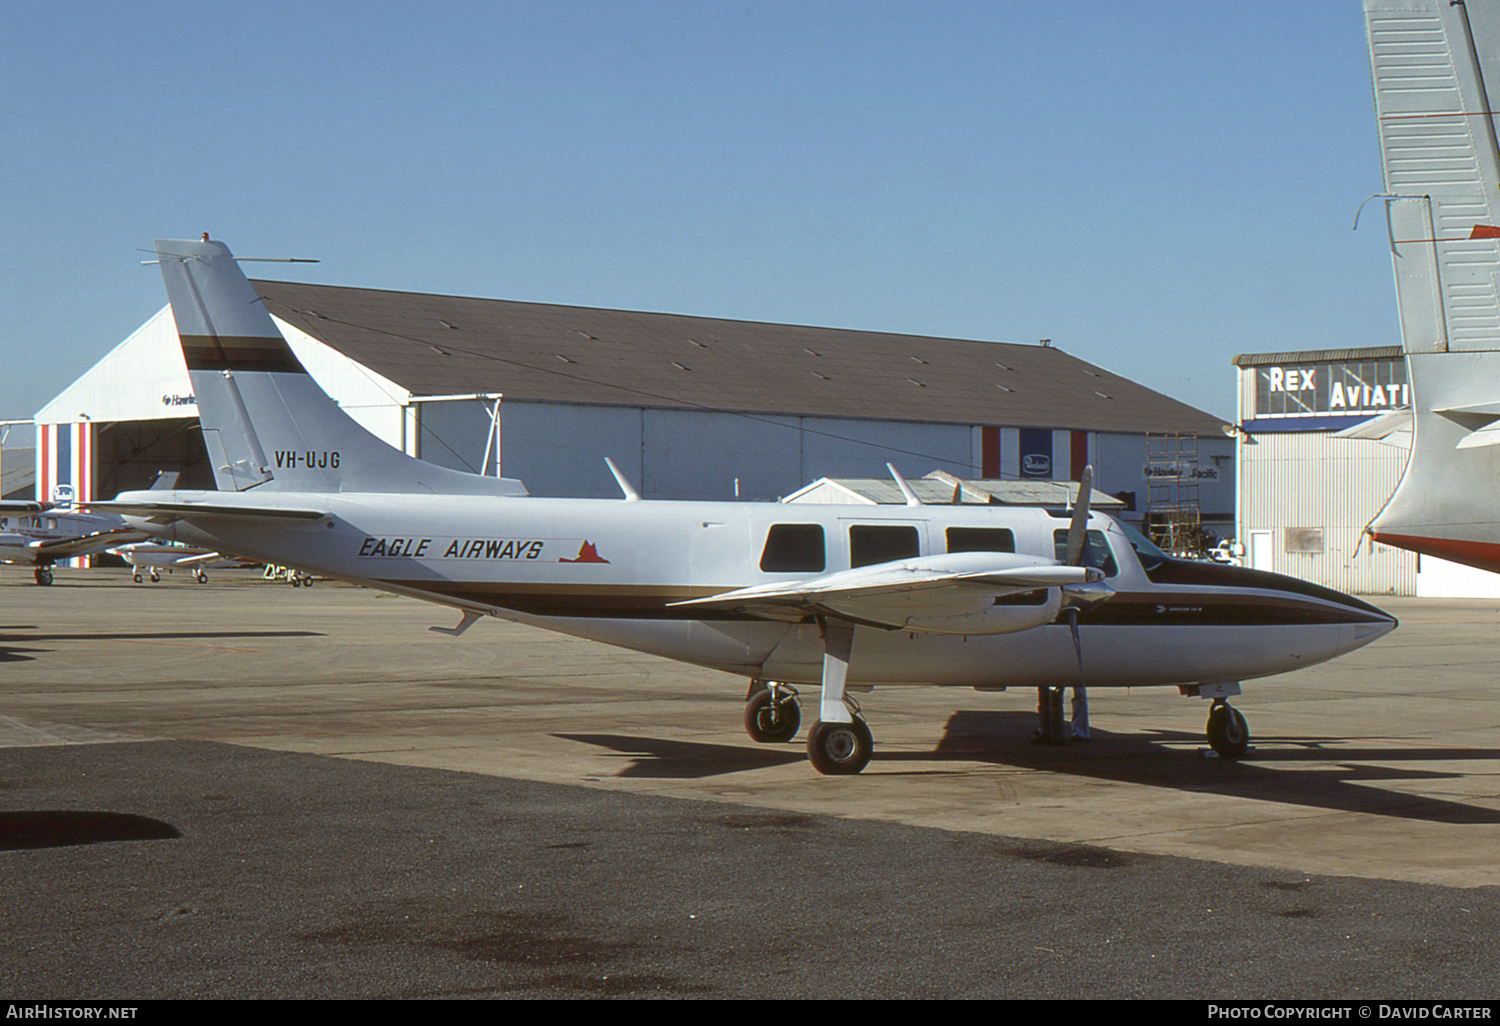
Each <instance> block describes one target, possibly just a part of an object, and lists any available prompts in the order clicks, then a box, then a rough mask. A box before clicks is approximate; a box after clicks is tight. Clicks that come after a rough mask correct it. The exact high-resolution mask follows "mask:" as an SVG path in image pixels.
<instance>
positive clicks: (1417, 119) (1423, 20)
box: [1364, 0, 1500, 570]
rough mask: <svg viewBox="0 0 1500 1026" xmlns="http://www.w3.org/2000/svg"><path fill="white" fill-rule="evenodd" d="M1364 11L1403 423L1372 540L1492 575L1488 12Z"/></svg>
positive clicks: (1495, 455)
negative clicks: (1398, 459)
mask: <svg viewBox="0 0 1500 1026" xmlns="http://www.w3.org/2000/svg"><path fill="white" fill-rule="evenodd" d="M1364 6H1365V22H1366V27H1367V29H1368V41H1369V50H1370V74H1371V81H1372V84H1373V86H1374V95H1375V114H1376V120H1377V124H1378V126H1379V133H1380V158H1381V167H1382V169H1383V172H1384V178H1385V195H1384V196H1383V197H1382V198H1383V199H1384V201H1385V205H1386V212H1387V217H1388V222H1389V227H1390V245H1391V262H1392V267H1393V269H1394V272H1395V279H1396V299H1397V306H1398V308H1399V310H1400V318H1401V338H1402V347H1403V348H1404V350H1405V351H1406V356H1407V370H1408V373H1409V375H1410V384H1411V390H1412V397H1413V414H1414V418H1413V426H1414V433H1413V440H1412V451H1411V457H1410V459H1409V461H1408V463H1407V468H1406V472H1405V474H1404V475H1403V476H1402V479H1401V483H1400V484H1399V485H1398V486H1397V489H1396V493H1395V495H1393V496H1392V497H1391V500H1390V502H1389V503H1387V505H1386V507H1385V509H1384V510H1382V512H1381V514H1380V516H1379V517H1377V518H1376V520H1375V522H1374V524H1373V525H1372V526H1371V533H1372V534H1373V535H1374V536H1375V538H1376V539H1377V540H1379V541H1381V542H1384V543H1386V544H1391V545H1398V546H1401V547H1403V548H1408V549H1414V550H1416V551H1418V552H1425V553H1429V554H1431V555H1435V556H1440V557H1442V558H1444V559H1451V560H1455V561H1457V562H1463V563H1468V564H1470V565H1472V566H1479V567H1483V568H1485V569H1490V570H1500V522H1497V521H1500V510H1497V507H1500V447H1497V445H1496V443H1500V147H1497V144H1496V128H1495V114H1494V111H1495V110H1496V107H1495V104H1494V103H1492V102H1491V95H1490V93H1491V90H1492V89H1496V88H1500V11H1497V10H1496V9H1495V5H1493V4H1483V5H1481V4H1467V5H1466V4H1462V3H1458V4H1453V3H1449V0H1365V5H1364ZM1491 425H1495V428H1496V430H1494V431H1489V430H1487V429H1489V428H1490V426H1491Z"/></svg>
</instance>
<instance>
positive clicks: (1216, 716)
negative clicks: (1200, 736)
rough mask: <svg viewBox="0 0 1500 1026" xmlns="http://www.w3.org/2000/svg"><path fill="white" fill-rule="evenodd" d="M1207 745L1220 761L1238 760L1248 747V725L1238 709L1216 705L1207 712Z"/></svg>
mask: <svg viewBox="0 0 1500 1026" xmlns="http://www.w3.org/2000/svg"><path fill="white" fill-rule="evenodd" d="M1208 743H1209V746H1210V747H1211V748H1213V750H1214V751H1215V752H1218V753H1219V758H1221V759H1238V758H1239V757H1240V756H1242V755H1244V754H1245V752H1246V750H1247V749H1248V748H1249V747H1250V725H1249V724H1248V723H1246V722H1245V717H1244V716H1242V715H1241V714H1240V711H1239V710H1238V709H1235V708H1234V707H1232V706H1228V705H1222V704H1221V705H1216V706H1214V707H1213V708H1212V709H1210V710H1209V711H1208Z"/></svg>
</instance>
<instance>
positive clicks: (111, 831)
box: [0, 809, 182, 851]
mask: <svg viewBox="0 0 1500 1026" xmlns="http://www.w3.org/2000/svg"><path fill="white" fill-rule="evenodd" d="M181 836H182V834H181V833H180V832H178V830H177V828H176V827H174V826H171V825H170V824H167V823H163V822H162V821H161V820H159V819H150V818H148V817H146V816H135V815H131V814H130V813H127V812H85V811H77V810H71V809H57V810H52V809H34V810H25V811H19V812H0V851H20V850H22V849H27V848H66V847H69V846H72V845H77V844H101V843H104V842H106V841H161V840H170V839H171V838H174V837H181Z"/></svg>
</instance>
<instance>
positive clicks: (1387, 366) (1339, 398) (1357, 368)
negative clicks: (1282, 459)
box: [1255, 357, 1411, 417]
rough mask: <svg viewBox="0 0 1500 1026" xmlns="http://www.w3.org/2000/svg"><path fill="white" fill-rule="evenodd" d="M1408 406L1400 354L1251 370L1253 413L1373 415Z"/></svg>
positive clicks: (1408, 399)
mask: <svg viewBox="0 0 1500 1026" xmlns="http://www.w3.org/2000/svg"><path fill="white" fill-rule="evenodd" d="M1409 405H1411V386H1409V385H1408V384H1407V382H1406V361H1405V360H1402V359H1401V358H1399V357H1397V358H1389V357H1386V358H1381V359H1374V360H1332V361H1325V362H1319V363H1297V364H1271V365H1269V366H1260V367H1256V368H1255V415H1256V416H1257V417H1326V416H1329V415H1339V414H1375V413H1385V412H1387V411H1389V410H1393V409H1398V408H1400V407H1402V406H1409Z"/></svg>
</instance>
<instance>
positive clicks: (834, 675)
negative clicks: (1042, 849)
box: [95, 237, 1396, 774]
mask: <svg viewBox="0 0 1500 1026" xmlns="http://www.w3.org/2000/svg"><path fill="white" fill-rule="evenodd" d="M156 250H157V253H158V256H159V263H160V265H161V269H162V275H163V277H164V278H165V280H166V285H167V293H168V295H169V297H170V299H171V302H172V311H173V314H174V316H175V317H176V321H177V330H178V332H179V334H180V336H181V340H182V350H183V353H184V355H185V356H186V358H187V366H188V369H189V371H190V373H191V376H192V380H193V390H194V394H195V395H196V397H197V400H198V406H199V410H200V413H201V417H202V423H203V437H204V441H205V443H206V445H207V448H208V452H209V455H210V457H211V460H212V463H213V468H214V473H215V476H216V481H217V484H218V489H219V490H218V491H207V492H204V491H146V492H130V493H124V494H122V495H120V496H119V497H118V498H117V499H116V500H115V501H114V502H109V503H101V504H95V505H96V506H100V507H103V508H106V509H109V510H110V511H112V512H118V513H121V514H124V515H125V516H126V518H127V520H129V521H130V522H131V523H132V524H137V525H140V526H141V527H142V528H143V529H146V530H149V531H152V532H153V533H155V534H157V535H160V536H165V537H170V538H173V539H176V540H179V541H185V542H189V543H191V544H196V545H202V546H204V547H206V548H212V549H215V550H218V551H221V552H234V553H237V554H240V555H243V556H246V557H252V558H255V559H260V560H266V561H268V562H274V563H281V564H286V565H289V566H294V567H297V568H299V569H302V570H306V571H309V572H312V573H317V574H321V575H325V576H327V577H331V578H336V579H342V580H345V581H349V582H353V583H356V584H363V585H369V586H371V587H377V588H381V589H384V590H387V591H392V592H396V593H399V594H403V595H411V596H415V597H417V598H423V599H428V600H431V601H434V602H441V603H445V604H447V605H450V606H454V607H457V608H458V609H459V610H461V611H462V614H463V616H462V620H461V621H460V623H459V624H458V626H456V627H453V628H433V629H434V630H439V629H441V630H445V631H446V632H448V633H452V634H457V633H459V632H461V631H463V630H465V629H467V628H468V627H469V626H470V625H471V624H473V623H474V621H476V620H477V619H478V618H479V617H481V616H496V617H502V618H504V619H508V620H514V621H517V622H520V623H527V624H533V625H536V626H539V627H545V628H547V629H550V630H555V631H561V632H563V633H566V634H573V635H577V636H579V637H584V638H590V639H593V640H596V641H602V642H605V643H607V644H611V645H618V646H621V647H624V648H630V649H635V650H638V651H643V652H650V653H654V654H657V655H662V656H666V657H669V658H672V659H678V660H682V661H684V662H688V663H693V664H696V665H699V666H707V667H712V668H714V669H718V670H724V671H727V672H730V673H739V674H744V675H745V676H747V677H749V678H750V680H751V684H750V691H749V697H748V701H747V704H746V710H745V722H746V728H747V730H748V731H749V733H750V735H751V737H753V738H755V739H756V740H757V741H789V740H791V738H792V737H793V736H794V735H795V734H796V732H797V730H798V727H799V721H800V712H799V704H798V699H797V693H796V690H795V686H796V685H814V684H816V685H820V686H821V694H820V698H819V700H818V704H817V711H818V716H817V722H815V723H814V724H813V726H812V727H811V728H810V729H809V731H808V736H807V749H808V754H809V757H810V758H811V761H812V764H813V766H814V767H815V768H816V769H817V770H819V771H820V772H823V773H834V774H846V773H858V772H859V771H860V770H862V769H863V768H864V766H865V764H866V763H867V762H868V760H869V758H870V753H871V749H872V742H871V737H870V731H869V728H868V727H867V726H866V725H865V723H864V720H863V719H862V718H861V717H860V715H859V712H858V708H857V706H855V704H854V703H853V701H852V700H851V699H849V698H848V697H847V693H848V692H849V691H864V690H868V689H870V688H871V687H874V686H877V685H902V684H907V685H910V684H926V685H949V686H962V687H971V688H976V689H978V690H981V691H992V690H1003V689H1005V688H1008V687H1028V688H1030V687H1034V688H1037V689H1038V692H1039V697H1040V701H1039V709H1040V712H1041V714H1042V715H1041V720H1042V729H1041V730H1040V731H1039V732H1038V733H1039V736H1040V739H1041V740H1044V741H1050V742H1057V741H1060V740H1061V739H1062V737H1063V730H1064V727H1065V724H1064V723H1063V719H1062V697H1063V692H1064V690H1065V689H1066V688H1068V687H1076V686H1079V685H1087V686H1088V687H1092V688H1097V687H1134V686H1143V685H1156V684H1171V685H1178V686H1179V687H1181V688H1182V689H1183V691H1184V692H1185V693H1188V694H1196V695H1200V696H1202V697H1205V698H1211V699H1213V707H1212V709H1211V712H1210V715H1209V721H1208V736H1209V741H1210V743H1211V744H1212V745H1213V746H1214V748H1215V749H1217V750H1218V751H1219V752H1220V753H1221V754H1223V755H1225V756H1228V757H1235V756H1238V755H1240V754H1243V752H1244V751H1245V748H1246V744H1247V741H1248V732H1247V730H1246V726H1245V721H1244V718H1243V717H1242V716H1241V715H1240V714H1239V713H1238V712H1237V711H1236V710H1234V709H1232V708H1230V707H1229V706H1228V705H1226V704H1225V703H1224V698H1225V697H1227V696H1230V695H1234V694H1238V693H1239V683H1238V682H1239V681H1240V680H1242V679H1245V678H1249V677H1260V676H1265V675H1267V674H1274V673H1282V672H1284V671H1287V670H1292V669H1297V668H1300V667H1304V666H1309V665H1311V664H1313V663H1317V662H1322V661H1323V660H1325V659H1331V658H1333V657H1334V656H1337V655H1341V654H1342V653H1344V652H1348V651H1351V650H1352V649H1356V648H1359V647H1360V646H1362V645H1365V644H1368V643H1369V642H1371V641H1373V640H1375V639H1376V638H1378V637H1380V636H1381V635H1383V634H1385V633H1386V632H1387V631H1389V630H1391V629H1392V628H1393V627H1395V626H1396V621H1395V620H1394V619H1392V618H1391V617H1390V616H1387V615H1386V614H1385V613H1383V612H1381V611H1380V610H1379V609H1376V608H1375V607H1373V606H1370V605H1367V604H1366V603H1364V602H1360V601H1358V600H1356V599H1352V598H1349V597H1347V596H1345V595H1341V594H1339V593H1338V592H1335V591H1331V590H1329V589H1327V588H1320V587H1316V586H1314V585H1311V584H1306V583H1304V582H1302V581H1298V580H1295V579H1292V578H1289V577H1280V576H1276V575H1273V574H1268V573H1262V572H1257V571H1254V570H1246V569H1240V568H1237V567H1223V566H1216V565H1212V564H1207V563H1196V562H1185V561H1182V560H1177V559H1171V558H1169V557H1167V556H1165V555H1164V554H1162V553H1161V552H1160V551H1158V550H1157V549H1156V548H1155V547H1154V546H1152V545H1151V544H1150V543H1149V542H1147V541H1146V540H1145V539H1144V538H1141V537H1140V536H1139V535H1138V534H1135V533H1134V532H1133V531H1131V530H1129V529H1128V528H1126V527H1125V526H1123V525H1121V524H1120V523H1118V522H1116V521H1115V520H1112V519H1111V518H1109V517H1107V516H1102V515H1100V514H1097V513H1095V514H1092V515H1091V514H1090V513H1089V511H1088V508H1087V502H1086V498H1087V496H1088V495H1089V485H1088V482H1084V483H1083V484H1082V485H1081V487H1080V489H1079V494H1080V496H1082V497H1083V498H1084V501H1081V502H1079V503H1075V507H1074V509H1073V510H1072V511H1071V514H1070V515H1069V514H1064V515H1062V516H1059V515H1055V514H1053V513H1049V512H1048V511H1046V510H1043V509H1036V508H1011V509H996V508H993V507H985V506H962V505H950V506H935V505H922V504H921V503H919V502H918V501H917V499H916V496H915V495H914V494H913V493H912V492H911V490H910V488H909V487H907V486H906V484H905V482H904V481H902V480H901V478H900V475H899V474H898V475H895V476H896V480H897V482H898V483H899V484H900V485H901V486H902V488H903V490H904V491H905V493H906V495H907V505H906V506H897V507H869V506H825V505H806V506H803V505H784V504H778V503H749V502H668V501H657V500H650V501H647V500H641V499H640V498H639V496H638V495H637V494H636V493H635V490H634V489H633V488H631V487H630V485H629V483H628V482H626V481H625V480H624V478H623V477H621V478H620V483H621V489H622V491H623V492H624V496H625V497H624V500H623V501H622V500H599V499H543V498H534V497H530V496H528V495H527V494H526V489H525V487H524V486H523V485H522V484H521V483H520V482H519V481H515V480H509V479H504V478H491V477H482V476H478V475H473V474H466V473H462V472H459V471H454V470H448V469H445V468H442V467H437V466H433V465H432V464H429V463H424V462H422V461H420V460H417V459H414V458H412V457H409V456H407V455H405V454H404V453H401V452H399V451H398V450H396V449H394V448H392V447H391V446H389V445H386V444H385V443H384V442H382V441H380V440H379V439H377V438H375V437H374V436H373V435H371V434H370V433H368V432H367V431H365V429H364V428H362V427H360V426H359V425H358V424H356V423H355V422H354V421H353V420H351V419H350V418H349V417H348V416H346V415H345V414H344V413H343V411H342V410H340V409H339V408H338V406H337V405H336V404H335V403H334V402H333V401H332V400H331V399H329V398H328V396H327V395H325V394H324V393H323V392H322V390H321V389H319V387H318V386H317V385H316V384H315V383H314V382H313V380H312V379H311V377H309V376H308V374H307V372H306V371H305V370H304V369H303V367H302V366H301V364H300V363H298V361H297V359H296V357H295V356H294V355H293V354H292V352H291V350H290V349H289V348H288V346H287V344H286V341H285V340H284V339H283V338H282V337H281V335H280V334H279V332H278V331H277V330H276V327H275V325H274V324H273V323H272V321H271V318H270V316H269V315H268V314H267V312H266V309H265V307H264V306H263V305H262V303H261V300H260V298H259V297H258V296H257V295H256V293H255V291H254V290H253V289H252V288H251V286H250V284H249V282H247V281H246V279H245V277H244V275H243V274H242V273H241V272H240V270H239V267H238V265H237V264H236V262H235V258H234V257H233V256H231V255H230V252H229V250H228V249H227V248H226V247H225V246H223V245H222V244H220V243H218V242H210V241H207V238H206V237H205V239H204V241H199V242H192V241H188V242H176V241H160V240H159V241H158V242H157V243H156ZM611 467H613V465H611ZM893 473H894V471H893ZM617 476H618V475H617Z"/></svg>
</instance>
